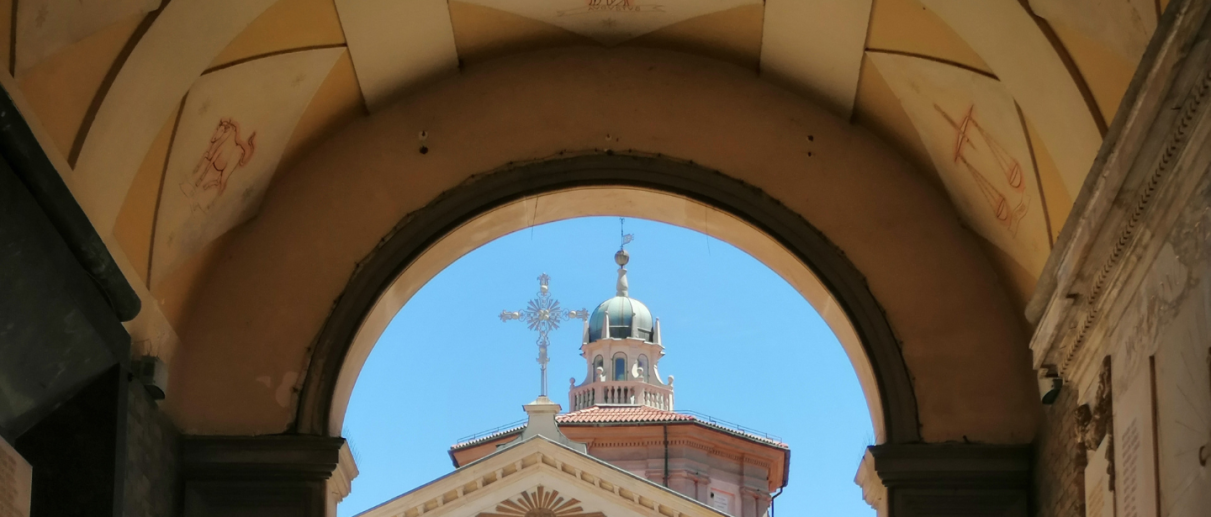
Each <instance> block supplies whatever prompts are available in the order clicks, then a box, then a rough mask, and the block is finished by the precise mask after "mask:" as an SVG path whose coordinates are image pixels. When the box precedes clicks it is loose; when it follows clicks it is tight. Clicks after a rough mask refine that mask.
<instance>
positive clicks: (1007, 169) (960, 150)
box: [933, 104, 1030, 235]
mask: <svg viewBox="0 0 1211 517" xmlns="http://www.w3.org/2000/svg"><path fill="white" fill-rule="evenodd" d="M933 107H934V109H936V110H938V113H940V114H941V115H942V118H945V119H946V121H947V122H949V123H950V126H951V127H953V128H954V129H955V142H954V162H955V163H962V164H963V166H964V167H965V168H966V169H967V172H969V173H971V177H972V179H973V180H975V182H976V186H977V187H979V189H980V193H981V194H983V195H984V200H985V201H987V202H988V205H989V207H990V208H991V209H992V213H993V216H994V217H996V218H997V221H998V222H1000V223H1001V225H1003V226H1004V227H1005V229H1007V230H1009V233H1011V234H1013V235H1017V234H1018V223H1019V222H1021V220H1022V218H1023V217H1025V216H1026V212H1027V211H1029V208H1030V206H1029V205H1028V204H1027V201H1028V198H1027V197H1026V196H1025V195H1024V193H1025V190H1026V181H1025V179H1024V178H1023V177H1022V166H1021V164H1020V163H1018V161H1017V159H1015V158H1014V157H1012V156H1010V155H1009V152H1008V151H1006V150H1005V148H1004V147H1001V144H1000V143H999V142H997V140H996V139H995V138H993V137H992V135H990V134H988V132H987V131H985V130H984V128H982V127H980V123H979V122H978V121H977V120H976V119H975V116H974V113H975V106H974V105H973V106H971V107H969V108H967V113H965V114H963V118H962V119H959V120H958V121H957V122H956V121H955V120H954V119H952V118H950V115H947V114H946V111H944V110H943V109H942V108H941V107H940V106H938V105H937V104H934V106H933ZM981 145H982V147H981ZM968 150H971V151H975V152H981V151H987V153H988V154H989V155H991V157H992V159H993V162H994V163H995V164H996V167H997V168H998V169H1000V172H1001V176H1003V177H1004V183H1003V184H1002V185H1003V186H1004V187H1008V190H1009V191H1010V192H1013V193H1016V194H1017V195H1016V196H1014V197H1015V198H1016V199H1017V202H1016V203H1015V204H1013V205H1012V206H1010V201H1009V199H1008V198H1006V197H1005V194H1003V193H1002V192H1001V189H999V188H997V186H996V185H995V184H994V183H993V181H992V180H989V179H988V176H987V175H985V174H984V172H983V171H981V170H980V169H979V168H978V167H977V166H976V165H973V164H972V163H971V162H972V161H973V160H968V157H967V154H966V153H967V152H968ZM1011 195H1012V194H1011Z"/></svg>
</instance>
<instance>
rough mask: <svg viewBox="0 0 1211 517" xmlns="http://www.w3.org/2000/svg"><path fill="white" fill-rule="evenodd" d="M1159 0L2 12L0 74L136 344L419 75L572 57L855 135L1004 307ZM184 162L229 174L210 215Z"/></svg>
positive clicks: (11, 7) (1097, 135)
mask: <svg viewBox="0 0 1211 517" xmlns="http://www.w3.org/2000/svg"><path fill="white" fill-rule="evenodd" d="M1166 4H1167V2H1166V1H1164V0H1159V1H1155V2H1154V0H1117V1H1113V2H1108V1H1105V0H1029V1H1026V0H1021V1H1019V0H982V1H979V2H972V1H969V0H764V1H763V0H171V1H168V0H165V1H164V2H163V4H162V5H161V2H159V1H158V0H113V1H109V2H85V3H80V2H76V1H69V0H3V1H0V16H10V17H11V19H9V20H7V23H6V22H5V21H3V20H0V32H3V31H7V34H6V35H4V34H0V47H4V49H3V50H6V51H0V56H3V57H0V61H2V62H4V63H6V64H7V67H6V68H7V70H8V71H9V72H10V73H11V76H12V77H11V78H6V79H5V81H6V82H5V86H6V88H8V89H9V90H10V91H12V92H13V94H14V96H15V97H17V99H16V100H17V101H18V103H19V105H20V106H22V107H23V111H25V112H26V113H25V114H26V116H27V118H29V119H30V120H31V122H32V123H33V125H35V126H36V131H38V132H39V135H40V137H41V138H42V139H43V141H44V144H45V145H46V147H47V150H48V151H50V152H51V154H52V155H54V154H55V153H56V152H57V155H56V156H53V157H52V158H53V159H54V160H56V162H57V165H58V166H59V167H60V169H61V171H63V174H64V177H65V178H66V179H67V181H68V184H69V186H70V187H71V188H72V189H73V192H74V193H75V194H76V197H77V199H78V200H79V201H80V203H81V205H82V206H83V207H84V208H85V210H86V212H87V213H88V214H89V216H90V218H91V219H92V221H93V223H94V225H95V226H97V227H98V230H99V231H100V233H101V234H102V235H103V236H105V237H106V238H107V239H110V247H111V248H112V249H113V250H114V251H116V252H117V253H116V254H119V255H124V256H123V257H120V258H119V260H120V262H122V263H123V264H124V265H125V267H126V269H127V271H128V276H131V277H132V278H131V279H132V281H133V283H137V284H139V285H138V289H139V290H140V291H141V292H142V293H143V294H144V297H145V311H144V312H145V315H144V316H141V318H142V320H141V322H137V323H135V324H134V326H133V327H132V334H134V335H135V336H136V339H142V340H144V341H154V342H158V341H163V340H167V339H170V338H168V337H165V336H166V335H168V334H171V333H172V330H171V329H172V328H173V327H174V326H175V323H176V322H177V321H179V320H180V319H181V318H182V317H183V316H182V315H183V314H184V313H185V312H187V311H188V303H189V296H188V294H187V293H188V292H189V290H190V289H191V288H192V286H193V284H194V283H196V282H198V281H199V280H198V274H197V271H199V270H200V269H201V266H199V264H200V263H201V262H204V261H205V260H206V256H207V253H210V252H212V251H213V250H214V249H215V248H216V246H217V245H216V243H217V242H221V240H222V239H223V238H224V235H226V234H227V233H228V232H229V231H230V230H231V229H232V228H234V227H236V226H238V225H240V224H242V223H244V222H245V221H247V220H248V219H250V218H252V217H255V216H256V213H257V208H258V204H259V202H260V199H261V198H262V196H263V195H264V194H265V192H266V191H267V190H268V189H270V188H271V187H272V185H273V183H274V181H275V174H276V173H278V172H279V171H284V170H288V169H290V168H291V167H292V166H293V165H294V164H295V163H297V162H298V160H300V157H302V156H303V155H304V154H305V153H306V152H307V151H308V149H310V148H311V147H313V146H314V145H315V144H316V143H318V142H321V141H323V140H325V139H326V138H327V137H328V136H330V135H332V134H334V133H335V132H337V131H338V130H339V129H340V128H342V127H344V126H345V125H347V124H348V123H350V122H351V121H354V120H357V119H360V118H363V117H367V116H369V115H371V114H373V113H375V112H377V111H379V110H381V109H383V108H384V107H386V106H388V105H390V104H391V103H392V101H393V100H395V99H399V98H401V97H404V96H407V95H409V94H410V93H412V92H415V91H417V90H418V89H421V88H424V87H426V86H428V85H431V84H433V83H434V82H436V81H441V80H443V79H446V78H448V77H451V76H456V75H458V74H460V73H465V72H466V71H469V70H473V69H475V68H476V67H480V66H483V65H484V64H485V63H488V62H490V61H492V60H495V59H498V58H501V57H504V56H509V55H515V54H520V53H525V52H531V51H536V50H541V49H550V48H556V47H572V46H588V47H602V48H618V47H623V48H632V47H635V48H652V49H661V50H666V51H667V50H672V51H677V52H684V53H690V54H696V55H698V56H702V57H706V58H711V59H715V60H719V61H722V62H726V63H729V64H730V65H733V66H735V67H739V68H740V69H743V70H747V71H749V72H750V73H752V74H754V75H755V76H759V77H761V78H763V79H765V80H768V81H770V82H773V83H775V84H777V85H779V86H781V87H783V88H785V89H788V90H790V91H793V92H795V93H797V94H799V95H802V96H804V97H806V98H808V99H811V100H812V101H813V102H816V103H818V104H820V105H822V106H825V107H826V108H827V109H828V110H830V111H832V112H833V113H834V114H836V115H837V116H839V117H842V118H844V119H848V120H849V121H850V122H851V123H852V124H855V125H858V126H861V127H863V128H865V129H866V130H868V131H869V132H871V133H873V134H875V135H876V136H877V137H879V138H880V139H882V140H883V141H885V142H886V143H887V144H888V145H890V146H891V147H892V148H894V149H896V150H897V151H899V153H901V154H902V155H903V156H904V157H905V158H906V159H907V160H908V161H909V162H911V163H912V164H913V165H915V167H916V169H917V170H918V171H919V172H920V174H921V175H922V177H923V179H924V180H925V181H927V182H928V183H930V184H932V185H933V186H934V187H936V189H938V191H939V192H942V193H944V195H945V196H947V197H948V198H949V199H950V201H951V203H952V204H953V206H954V209H955V213H956V214H957V216H958V218H959V219H960V220H961V221H962V224H963V225H964V226H966V227H967V228H969V229H970V231H971V233H972V234H973V235H974V236H975V239H976V240H977V241H978V242H979V244H980V245H981V247H982V249H983V251H984V252H985V254H986V255H987V256H988V258H989V260H990V262H991V263H992V264H993V266H994V268H995V269H996V271H997V273H998V276H999V277H1000V279H1001V281H1002V283H1003V284H1004V287H1005V289H1006V292H1007V293H1009V297H1010V299H1011V300H1012V301H1013V302H1014V304H1015V306H1016V307H1018V308H1022V307H1024V306H1025V303H1026V300H1027V299H1028V298H1029V296H1030V294H1031V292H1032V291H1033V286H1034V283H1035V281H1036V280H1037V277H1038V275H1039V274H1040V272H1041V270H1042V268H1043V264H1044V262H1045V261H1046V259H1047V257H1048V254H1049V253H1050V251H1051V246H1052V244H1053V242H1054V241H1055V239H1056V236H1057V235H1058V233H1059V231H1060V229H1061V227H1062V226H1063V223H1064V221H1065V219H1066V218H1067V215H1068V212H1069V209H1070V206H1071V205H1072V201H1073V198H1074V197H1075V196H1076V194H1077V192H1078V191H1079V189H1080V187H1081V185H1082V183H1083V181H1084V178H1085V175H1086V174H1087V172H1088V170H1089V167H1090V165H1091V164H1092V161H1093V158H1094V155H1095V154H1096V153H1097V150H1098V148H1099V146H1100V145H1101V141H1102V138H1103V136H1104V134H1105V133H1106V127H1107V124H1108V121H1110V120H1112V119H1113V118H1114V116H1115V113H1116V111H1117V110H1118V106H1119V101H1120V99H1121V98H1122V97H1123V95H1124V92H1125V91H1126V88H1127V85H1128V83H1129V82H1130V80H1131V77H1132V74H1133V73H1134V71H1135V67H1136V64H1137V63H1138V62H1139V61H1140V58H1141V56H1142V55H1143V53H1144V51H1145V47H1146V46H1147V43H1148V41H1149V38H1150V37H1151V34H1152V32H1153V30H1154V29H1155V27H1156V25H1157V20H1158V18H1159V16H1160V13H1161V11H1162V9H1163V8H1164V7H1165V5H1166ZM6 36H7V37H6ZM500 102H508V97H507V92H501V98H500ZM220 148H221V149H220ZM206 153H212V154H206ZM219 154H222V156H218V155H219ZM199 157H203V161H207V160H209V161H208V162H207V163H206V165H205V167H212V168H213V169H214V170H228V171H231V170H234V169H235V168H241V169H240V170H241V173H240V175H238V176H236V177H233V178H235V179H232V181H231V183H230V184H227V183H226V180H225V179H224V183H223V185H222V186H223V188H225V189H226V188H229V189H233V190H234V191H236V192H239V194H240V195H239V196H238V201H231V202H230V203H232V204H230V206H226V207H225V208H224V209H223V210H222V211H221V215H219V216H214V215H213V214H212V212H211V210H212V207H213V206H217V205H214V202H215V201H214V199H212V198H213V196H214V195H215V190H214V189H209V188H205V187H206V182H208V181H210V179H208V178H207V177H205V174H206V173H205V171H202V169H203V168H205V167H203V165H200V164H199ZM253 157H256V158H257V159H256V160H253V159H252V158H253ZM208 170H209V169H208ZM166 178H172V179H171V180H169V179H166ZM180 178H189V179H188V180H187V181H182V180H181V179H180ZM208 196H209V198H208ZM229 197H231V196H229ZM226 202H227V201H225V203H226ZM214 213H219V212H218V211H216V212H214ZM208 250H209V251H208ZM153 300H154V303H150V304H149V303H148V302H149V301H153ZM140 325H143V326H144V327H142V328H141V327H140ZM156 329H159V330H156ZM164 329H167V330H164ZM172 339H175V338H172Z"/></svg>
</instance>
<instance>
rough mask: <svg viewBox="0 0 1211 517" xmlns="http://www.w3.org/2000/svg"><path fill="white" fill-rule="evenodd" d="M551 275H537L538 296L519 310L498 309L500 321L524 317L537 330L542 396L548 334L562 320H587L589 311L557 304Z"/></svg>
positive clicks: (527, 323)
mask: <svg viewBox="0 0 1211 517" xmlns="http://www.w3.org/2000/svg"><path fill="white" fill-rule="evenodd" d="M550 281H551V277H550V276H547V274H546V273H543V274H541V275H539V276H538V296H536V297H534V299H533V300H530V302H529V303H528V304H526V308H525V309H522V310H520V311H509V310H503V311H500V321H509V320H520V319H522V318H525V320H526V325H527V326H529V327H530V330H534V331H537V332H538V341H537V343H538V364H539V365H541V366H542V396H544V397H545V396H547V362H548V360H547V346H548V345H550V344H551V339H550V337H549V334H550V333H551V331H552V330H556V329H558V328H559V324H560V323H562V322H563V321H564V320H569V319H580V320H585V321H588V319H589V311H587V310H584V309H581V310H578V311H566V310H564V309H563V307H560V306H559V300H556V299H554V298H552V297H551V292H550V287H548V286H547V283H548V282H550Z"/></svg>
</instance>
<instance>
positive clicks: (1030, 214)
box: [869, 53, 1051, 275]
mask: <svg viewBox="0 0 1211 517" xmlns="http://www.w3.org/2000/svg"><path fill="white" fill-rule="evenodd" d="M869 56H870V58H871V61H872V62H874V63H875V66H876V67H878V69H879V73H880V74H882V75H883V78H884V79H885V80H886V81H887V84H888V85H889V86H890V87H891V89H892V91H893V92H894V93H895V95H896V97H897V98H898V99H899V100H900V104H901V105H902V106H903V107H904V111H905V113H907V114H908V117H909V119H911V120H912V123H913V126H914V127H915V128H916V130H917V133H918V134H919V135H920V137H921V141H922V143H924V144H925V147H926V149H927V150H928V151H929V156H930V158H931V160H932V161H933V163H934V165H935V167H936V168H937V171H938V174H939V175H940V176H941V177H942V183H943V184H945V185H946V191H947V193H948V194H950V198H951V199H952V200H953V201H954V204H955V206H956V207H957V208H958V211H959V214H960V215H961V217H962V218H963V221H964V222H965V223H967V225H969V226H970V227H971V228H972V229H973V230H975V231H976V233H978V234H980V235H981V236H983V237H984V238H985V239H988V240H989V241H990V242H992V243H993V244H994V245H996V246H997V247H998V248H1000V249H1001V250H1002V251H1004V252H1005V253H1007V254H1008V255H1009V256H1011V257H1013V259H1014V260H1016V261H1017V262H1018V263H1019V264H1020V265H1021V266H1022V268H1023V269H1025V270H1026V271H1029V272H1030V273H1031V274H1034V275H1037V274H1038V273H1039V272H1040V271H1041V270H1042V269H1043V264H1044V263H1045V262H1046V261H1047V256H1048V254H1049V253H1050V252H1051V241H1050V237H1049V232H1048V228H1047V216H1046V213H1045V212H1044V210H1045V205H1044V204H1043V201H1042V193H1041V191H1040V190H1039V184H1038V177H1037V174H1036V172H1035V167H1034V161H1033V158H1032V156H1031V152H1030V144H1029V142H1028V141H1027V139H1026V133H1025V128H1024V126H1023V124H1022V119H1021V116H1020V115H1019V114H1018V109H1017V105H1016V104H1014V101H1013V97H1011V96H1010V95H1009V92H1008V91H1007V90H1006V89H1005V87H1004V86H1003V85H1002V84H1001V83H1000V82H999V81H997V80H996V79H992V78H990V77H987V76H984V75H981V74H978V73H975V72H971V71H968V70H964V69H962V68H958V67H955V66H951V65H947V64H944V63H938V62H935V61H930V60H926V59H920V58H915V57H909V56H901V55H893V54H880V53H870V54H869Z"/></svg>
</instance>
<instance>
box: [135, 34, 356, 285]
mask: <svg viewBox="0 0 1211 517" xmlns="http://www.w3.org/2000/svg"><path fill="white" fill-rule="evenodd" d="M344 52H345V49H343V48H329V49H321V50H310V51H302V52H292V53H288V54H281V55H277V56H273V57H267V58H263V59H258V60H255V61H250V62H247V63H243V64H239V65H236V66H233V67H230V68H225V69H222V70H219V71H216V72H213V73H210V74H207V75H204V76H202V77H201V78H199V79H198V80H197V82H195V83H194V85H193V87H192V88H190V90H189V95H188V96H187V97H186V100H185V105H184V107H183V108H182V110H181V118H180V120H179V121H178V123H177V130H176V135H175V136H174V138H173V142H172V148H171V150H170V152H169V158H168V165H167V167H166V168H165V171H164V180H163V182H162V185H163V186H162V188H161V191H160V203H159V211H158V212H157V214H156V223H155V230H154V235H153V239H152V259H151V279H152V281H151V283H152V285H153V286H154V285H156V284H157V283H158V282H159V281H160V280H162V279H163V278H164V277H165V276H167V275H168V274H169V273H171V272H172V271H173V270H174V269H175V268H176V267H177V266H179V265H180V264H181V263H182V262H183V261H185V260H186V259H188V258H189V257H190V256H192V255H193V254H194V253H196V252H197V251H199V250H201V249H202V247H203V246H205V245H206V243H208V242H210V241H212V240H214V239H215V238H216V237H218V236H220V235H222V234H223V233H226V232H227V231H228V230H230V229H231V228H233V227H235V226H236V225H238V224H240V223H242V222H244V221H246V220H248V219H250V218H252V216H253V215H255V214H256V211H257V208H258V207H259V206H260V201H261V197H262V196H263V195H264V193H265V190H266V189H267V188H268V186H269V181H270V179H272V177H273V172H274V171H275V170H276V169H277V165H278V161H279V160H280V159H281V157H282V153H283V151H284V150H285V148H286V143H287V142H288V141H289V140H290V135H291V134H292V133H293V132H294V126H295V124H296V123H298V120H299V118H300V117H301V116H302V115H303V111H304V110H306V109H307V105H308V104H309V103H310V102H311V98H312V96H314V95H315V91H316V90H317V89H318V88H319V86H320V84H321V83H322V82H323V81H324V79H325V78H326V77H327V76H328V72H329V71H330V70H331V69H332V66H333V65H334V64H336V60H337V59H338V58H339V57H340V56H341V54H342V53H344Z"/></svg>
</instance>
